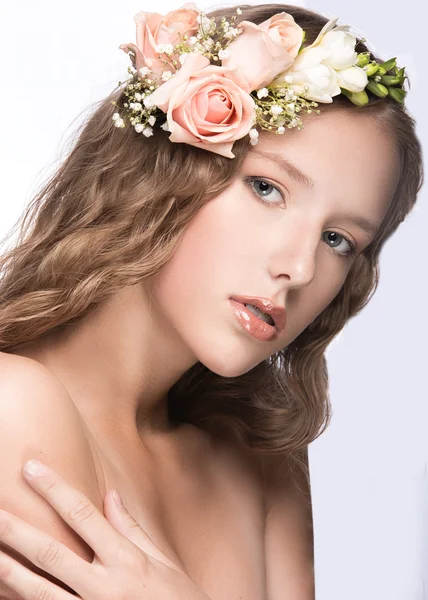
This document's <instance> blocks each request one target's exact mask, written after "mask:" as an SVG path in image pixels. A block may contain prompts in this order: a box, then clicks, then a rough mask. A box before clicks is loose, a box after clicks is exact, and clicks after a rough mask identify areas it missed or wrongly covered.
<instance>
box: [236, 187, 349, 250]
mask: <svg viewBox="0 0 428 600" xmlns="http://www.w3.org/2000/svg"><path fill="white" fill-rule="evenodd" d="M254 181H264V182H265V183H268V184H269V185H270V186H272V187H273V188H274V189H275V190H277V191H278V192H279V193H280V194H281V197H282V199H283V200H285V198H284V194H283V192H282V191H281V190H280V189H279V188H278V187H277V186H276V185H273V183H270V181H268V180H267V179H264V178H262V177H245V178H244V183H245V185H246V186H247V187H249V189H250V190H251V192H252V193H253V194H254V196H255V197H256V198H257V199H258V200H259V201H260V202H262V203H263V204H266V205H267V206H277V204H274V203H271V202H266V200H263V198H262V196H259V194H257V193H256V192H255V191H254V188H253V186H252V183H253V182H254ZM332 233H337V232H335V231H334V232H332ZM337 235H339V236H340V237H341V238H343V239H344V240H346V241H347V242H348V244H349V250H348V251H347V252H335V250H334V248H333V247H332V246H328V244H327V246H328V247H329V248H330V250H331V251H332V252H333V254H335V255H336V256H339V258H343V259H344V260H348V259H349V258H351V257H356V256H357V249H356V246H355V244H354V243H353V242H352V241H351V240H350V239H349V238H348V237H347V236H346V235H343V234H342V233H337Z"/></svg>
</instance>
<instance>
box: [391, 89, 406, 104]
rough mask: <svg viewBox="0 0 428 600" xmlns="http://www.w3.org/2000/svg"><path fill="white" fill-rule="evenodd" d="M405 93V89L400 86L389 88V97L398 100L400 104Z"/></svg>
mask: <svg viewBox="0 0 428 600" xmlns="http://www.w3.org/2000/svg"><path fill="white" fill-rule="evenodd" d="M406 94H407V92H406V90H403V89H402V88H396V87H390V88H389V95H390V96H391V98H392V99H393V100H395V101H396V102H399V103H400V104H403V102H404V98H405V97H406Z"/></svg>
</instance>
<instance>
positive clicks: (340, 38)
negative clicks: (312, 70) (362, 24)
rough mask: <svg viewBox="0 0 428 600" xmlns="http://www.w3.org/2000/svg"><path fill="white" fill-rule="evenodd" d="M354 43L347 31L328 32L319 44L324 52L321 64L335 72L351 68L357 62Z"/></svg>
mask: <svg viewBox="0 0 428 600" xmlns="http://www.w3.org/2000/svg"><path fill="white" fill-rule="evenodd" d="M356 42H357V40H356V38H355V36H354V35H352V33H349V32H348V31H337V30H335V29H334V30H333V31H329V32H328V33H327V34H326V35H325V36H324V37H323V38H322V40H321V42H320V44H319V47H321V48H322V49H323V50H324V51H325V56H324V59H323V63H324V64H325V65H328V66H329V67H331V68H332V69H335V70H336V71H341V70H342V69H347V68H348V67H352V66H353V65H355V63H356V62H357V53H356V52H355V44H356Z"/></svg>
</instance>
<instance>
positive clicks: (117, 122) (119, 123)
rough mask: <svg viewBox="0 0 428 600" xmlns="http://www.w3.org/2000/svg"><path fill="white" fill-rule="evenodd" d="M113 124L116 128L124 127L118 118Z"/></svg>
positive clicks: (121, 120)
mask: <svg viewBox="0 0 428 600" xmlns="http://www.w3.org/2000/svg"><path fill="white" fill-rule="evenodd" d="M114 124H115V126H116V127H125V123H124V122H123V119H120V118H119V119H116V120H115V121H114Z"/></svg>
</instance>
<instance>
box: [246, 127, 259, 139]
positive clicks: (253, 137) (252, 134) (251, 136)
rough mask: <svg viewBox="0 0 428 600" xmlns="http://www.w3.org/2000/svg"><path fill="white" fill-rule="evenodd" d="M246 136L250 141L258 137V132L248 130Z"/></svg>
mask: <svg viewBox="0 0 428 600" xmlns="http://www.w3.org/2000/svg"><path fill="white" fill-rule="evenodd" d="M248 134H249V136H250V138H251V139H252V140H255V139H258V137H259V132H258V131H257V129H250V131H249V132H248Z"/></svg>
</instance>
